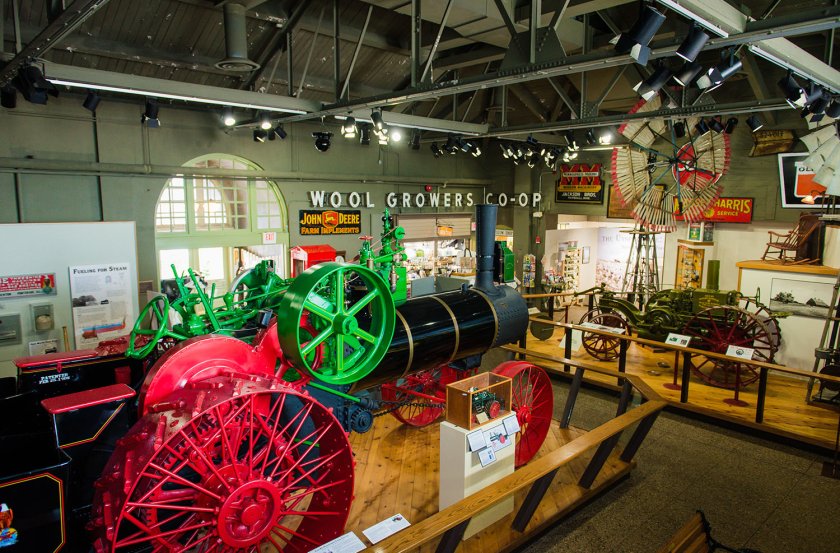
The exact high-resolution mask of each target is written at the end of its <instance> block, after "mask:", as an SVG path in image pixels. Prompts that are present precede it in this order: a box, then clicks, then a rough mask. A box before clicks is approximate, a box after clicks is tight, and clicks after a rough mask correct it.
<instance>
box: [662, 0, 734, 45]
mask: <svg viewBox="0 0 840 553" xmlns="http://www.w3.org/2000/svg"><path fill="white" fill-rule="evenodd" d="M657 1H658V2H659V3H660V4H662V5H663V6H667V7H668V8H669V9H670V10H672V11H674V12H676V13H678V14H680V15H682V16H683V17H685V18H686V19H690V20H691V21H693V22H694V23H696V24H698V25H700V26H701V27H703V28H705V29H707V30H709V31H711V32H713V33H715V34H716V35H718V36H722V37H728V36H729V33H727V32H726V31H724V30H723V29H722V28H721V27H720V26H718V25H716V24H715V23H712V22H711V21H709V20H707V19H705V18H703V17H701V16H700V15H698V14H696V13H694V12H693V11H691V10H689V9H688V8H687V7H685V6H683V5H681V4H680V3H679V2H680V0H657Z"/></svg>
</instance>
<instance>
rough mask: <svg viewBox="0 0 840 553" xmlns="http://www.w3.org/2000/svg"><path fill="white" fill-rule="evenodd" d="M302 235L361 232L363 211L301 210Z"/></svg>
mask: <svg viewBox="0 0 840 553" xmlns="http://www.w3.org/2000/svg"><path fill="white" fill-rule="evenodd" d="M299 224H300V234H301V236H323V235H330V234H361V232H362V212H361V211H358V210H354V211H346V210H345V211H337V210H331V209H328V210H323V209H318V210H308V209H301V210H300V221H299Z"/></svg>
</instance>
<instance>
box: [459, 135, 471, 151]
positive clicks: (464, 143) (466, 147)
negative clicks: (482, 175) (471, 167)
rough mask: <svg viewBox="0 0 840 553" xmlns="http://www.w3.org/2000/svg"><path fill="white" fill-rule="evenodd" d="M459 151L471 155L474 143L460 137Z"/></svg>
mask: <svg viewBox="0 0 840 553" xmlns="http://www.w3.org/2000/svg"><path fill="white" fill-rule="evenodd" d="M458 149H460V150H461V151H462V152H464V153H465V154H468V153H470V150H472V143H471V142H470V141H469V140H464V139H463V138H462V137H460V136H459V137H458Z"/></svg>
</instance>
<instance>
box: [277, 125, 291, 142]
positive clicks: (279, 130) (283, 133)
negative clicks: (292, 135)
mask: <svg viewBox="0 0 840 553" xmlns="http://www.w3.org/2000/svg"><path fill="white" fill-rule="evenodd" d="M274 134H276V135H277V136H278V137H279V138H280V140H286V137H287V136H289V135H288V134H286V131H285V130H283V125H277V126H276V127H274Z"/></svg>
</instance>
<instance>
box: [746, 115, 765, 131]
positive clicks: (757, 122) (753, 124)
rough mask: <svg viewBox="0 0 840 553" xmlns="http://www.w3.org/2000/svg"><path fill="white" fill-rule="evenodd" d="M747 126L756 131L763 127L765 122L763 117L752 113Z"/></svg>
mask: <svg viewBox="0 0 840 553" xmlns="http://www.w3.org/2000/svg"><path fill="white" fill-rule="evenodd" d="M747 126H748V127H749V128H750V130H751V131H752V132H755V131H757V130H758V129H760V128H761V127H763V126H764V123H762V122H761V119H759V118H758V117H757V116H755V115H750V116H749V117H747Z"/></svg>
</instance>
